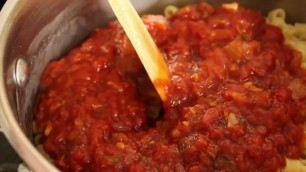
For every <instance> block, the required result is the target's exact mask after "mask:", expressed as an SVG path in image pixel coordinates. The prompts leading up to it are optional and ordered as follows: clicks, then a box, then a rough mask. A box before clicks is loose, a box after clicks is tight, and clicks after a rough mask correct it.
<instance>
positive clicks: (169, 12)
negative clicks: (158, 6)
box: [164, 5, 178, 17]
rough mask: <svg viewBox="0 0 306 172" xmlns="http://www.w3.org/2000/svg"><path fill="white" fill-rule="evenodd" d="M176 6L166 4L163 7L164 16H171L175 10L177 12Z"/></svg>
mask: <svg viewBox="0 0 306 172" xmlns="http://www.w3.org/2000/svg"><path fill="white" fill-rule="evenodd" d="M177 10H178V8H177V7H176V6H174V5H168V6H167V7H166V8H165V9H164V16H165V17H171V16H173V15H174V14H175V13H176V12H177Z"/></svg>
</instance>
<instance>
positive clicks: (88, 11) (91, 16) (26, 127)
mask: <svg viewBox="0 0 306 172" xmlns="http://www.w3.org/2000/svg"><path fill="white" fill-rule="evenodd" d="M191 2H196V1H195V0H194V1H190V0H151V1H143V0H132V3H133V4H134V5H135V7H136V8H137V10H138V11H139V12H140V13H141V14H143V13H145V12H146V13H161V12H162V9H163V7H165V6H166V5H168V4H176V5H177V6H182V5H185V4H187V3H191ZM207 2H209V3H212V4H215V5H219V4H220V3H223V2H230V1H222V0H207ZM238 2H239V3H241V4H242V5H243V6H246V7H250V8H252V9H254V10H258V11H260V12H261V13H263V14H266V13H267V11H269V10H272V9H275V8H277V7H281V8H284V9H285V10H286V11H287V14H288V15H287V16H288V21H291V22H292V21H299V22H302V21H306V11H305V10H304V9H303V8H304V7H305V6H306V1H305V0H274V1H266V0H240V1H238ZM112 19H114V15H113V13H112V12H111V9H110V7H109V5H108V4H107V1H106V0H87V1H80V0H61V1H40V0H31V1H30V2H28V1H19V3H18V5H17V6H16V7H15V10H14V14H12V17H11V19H10V20H11V24H10V25H8V26H7V28H6V29H8V30H9V32H8V34H9V35H8V39H7V40H4V41H6V51H5V56H4V57H3V58H4V63H3V65H4V66H3V69H4V71H5V72H4V73H5V74H6V75H5V81H6V82H5V84H6V92H7V94H8V99H9V102H10V105H11V108H12V110H13V112H14V115H15V117H16V119H17V120H18V122H19V123H20V126H21V128H22V129H23V131H24V132H25V133H26V134H27V135H28V136H29V137H31V135H32V134H31V133H32V116H33V112H34V107H35V100H36V94H37V91H38V84H39V80H40V77H41V74H42V72H43V70H44V67H45V66H46V64H47V63H48V62H49V61H50V60H53V59H56V58H58V57H60V56H62V55H64V54H65V53H67V51H68V50H69V49H71V48H72V47H74V46H76V45H77V44H79V43H80V42H81V41H82V40H84V39H85V38H86V37H87V36H88V34H90V32H91V31H92V30H93V29H94V28H95V27H97V26H103V25H104V24H105V23H106V22H108V21H110V20H112ZM18 59H23V60H24V62H25V63H24V65H25V66H26V67H25V68H26V70H24V71H26V72H25V75H24V76H25V77H28V78H24V80H25V83H24V84H19V85H18V84H16V82H15V80H14V79H13V78H15V77H16V71H18V70H19V68H20V66H18V65H17V67H16V64H17V61H18ZM21 72H23V71H21ZM5 115H10V114H5Z"/></svg>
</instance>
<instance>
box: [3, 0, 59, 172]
mask: <svg viewBox="0 0 306 172" xmlns="http://www.w3.org/2000/svg"><path fill="white" fill-rule="evenodd" d="M24 4H25V1H23V0H10V1H7V2H6V3H5V5H4V6H3V8H2V10H1V12H0V37H1V39H0V65H1V67H0V68H1V69H0V125H1V127H2V128H1V129H2V131H3V133H4V135H5V136H6V138H7V139H8V141H9V142H10V144H11V145H12V146H13V148H14V149H15V150H16V152H17V153H18V155H19V156H20V157H21V158H22V159H23V160H24V161H25V162H26V164H28V165H29V166H30V167H31V168H32V169H33V170H34V171H59V170H58V169H57V168H55V167H54V165H52V164H51V163H50V162H49V161H47V159H46V158H44V157H43V155H41V154H40V153H39V151H38V150H37V149H36V148H35V146H34V145H33V144H32V143H31V141H30V140H29V139H28V138H27V136H26V135H25V133H24V132H23V131H22V129H21V128H20V126H19V124H18V122H17V120H16V118H15V117H14V114H13V111H12V109H11V107H10V104H9V101H8V95H7V93H6V91H5V90H6V89H5V84H4V83H5V77H4V74H5V72H4V66H3V65H4V56H5V50H6V46H7V44H6V43H7V41H8V38H9V34H10V30H11V29H12V27H13V24H14V22H13V21H14V16H15V15H16V13H17V12H18V11H19V10H20V9H21V8H22V7H23V5H24Z"/></svg>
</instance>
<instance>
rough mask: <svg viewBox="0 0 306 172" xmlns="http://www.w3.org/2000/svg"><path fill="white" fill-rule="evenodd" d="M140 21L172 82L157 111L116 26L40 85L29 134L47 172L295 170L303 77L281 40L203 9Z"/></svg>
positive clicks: (270, 30)
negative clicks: (291, 162)
mask: <svg viewBox="0 0 306 172" xmlns="http://www.w3.org/2000/svg"><path fill="white" fill-rule="evenodd" d="M143 21H144V22H145V23H146V25H147V27H148V29H149V32H150V33H151V35H152V36H153V38H154V40H155V42H156V43H157V45H158V47H159V48H160V50H161V51H162V53H163V54H164V57H165V59H166V61H167V63H168V66H169V69H170V72H171V83H169V84H168V85H167V96H168V99H167V101H166V102H164V103H161V102H160V100H159V99H158V96H157V94H156V92H155V90H154V88H153V86H152V84H151V82H150V80H149V78H148V76H147V75H146V73H145V71H144V69H143V67H142V65H141V63H140V61H139V59H138V56H137V55H136V53H135V51H134V49H133V47H132V45H131V43H130V42H129V40H128V38H127V36H126V35H125V33H124V31H123V29H122V28H121V26H120V25H119V24H118V22H117V21H115V22H111V23H109V24H108V25H107V26H106V27H105V28H98V29H96V31H95V32H94V33H93V34H92V36H91V37H90V38H88V39H87V40H86V41H85V42H84V43H83V44H82V45H81V46H79V47H77V48H75V49H73V50H72V51H71V52H70V53H68V54H67V55H66V56H65V57H63V58H61V59H60V60H58V61H53V62H51V63H50V64H49V65H48V66H47V68H46V70H45V72H44V75H43V77H42V81H41V86H40V88H41V92H40V95H39V101H38V105H37V113H36V116H35V123H36V126H37V130H38V133H39V134H41V135H42V139H41V142H42V144H43V146H44V149H45V151H46V152H47V153H48V154H49V155H50V156H51V157H52V158H53V160H54V163H55V164H56V166H57V167H59V168H60V169H61V170H63V171H136V172H138V171H139V172H141V171H165V172H167V171H177V172H184V171H189V172H198V171H199V172H200V171H214V170H215V171H220V170H223V171H277V170H278V169H279V168H283V167H285V165H286V164H285V163H286V162H285V158H293V159H298V158H303V153H302V152H303V147H304V138H305V135H304V129H303V123H304V120H305V115H306V105H305V104H306V103H305V102H306V99H305V98H306V91H305V90H306V75H305V70H303V69H301V68H300V67H299V66H300V63H301V53H300V52H297V51H295V50H293V49H291V48H289V47H287V46H286V45H284V43H283V42H284V37H283V35H282V33H281V30H280V29H279V28H277V27H274V26H271V25H268V24H266V23H265V19H264V17H263V16H261V15H260V14H258V13H256V12H253V11H251V10H248V9H245V8H242V7H239V8H238V10H230V9H225V8H222V7H220V8H215V7H213V6H211V5H209V4H206V3H198V4H193V5H189V6H186V7H184V8H181V9H180V10H179V11H178V12H177V13H176V14H175V15H174V16H172V17H170V18H164V17H163V16H156V15H147V16H144V17H143ZM159 112H160V114H161V116H160V117H158V119H156V117H152V116H154V115H155V116H156V114H158V113H159Z"/></svg>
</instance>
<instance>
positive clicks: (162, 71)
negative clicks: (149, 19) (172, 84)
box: [108, 0, 170, 102]
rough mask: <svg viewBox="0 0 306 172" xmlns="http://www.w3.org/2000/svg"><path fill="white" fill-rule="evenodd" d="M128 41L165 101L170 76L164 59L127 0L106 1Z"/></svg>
mask: <svg viewBox="0 0 306 172" xmlns="http://www.w3.org/2000/svg"><path fill="white" fill-rule="evenodd" d="M108 2H109V4H110V6H111V8H112V9H113V11H114V13H115V15H116V17H117V19H118V21H119V22H120V24H121V26H122V27H123V29H124V31H125V33H126V34H127V36H128V38H129V39H130V41H131V43H132V45H133V47H134V49H135V50H136V53H137V54H138V56H139V58H140V60H141V62H142V64H143V66H144V68H145V70H146V71H147V73H148V75H149V77H150V79H151V81H152V83H153V85H154V87H155V89H156V90H157V92H158V94H159V96H160V98H161V100H162V101H163V102H164V101H165V100H166V92H165V85H166V84H167V83H168V81H169V78H170V74H169V69H168V66H167V64H166V62H165V59H164V57H163V55H162V54H161V52H160V51H159V49H158V48H157V46H156V44H155V42H154V41H153V39H152V37H151V35H150V34H149V32H148V30H147V28H146V26H145V25H144V23H143V22H142V20H141V19H140V17H139V15H138V14H137V12H136V10H135V9H134V7H133V5H132V4H131V2H130V1H129V0H108Z"/></svg>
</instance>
